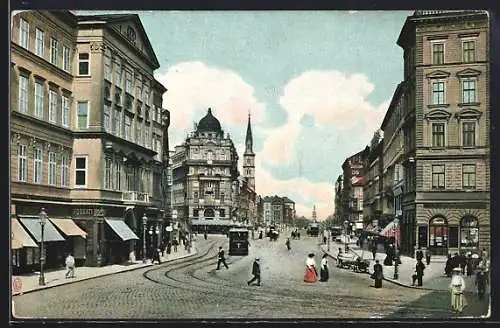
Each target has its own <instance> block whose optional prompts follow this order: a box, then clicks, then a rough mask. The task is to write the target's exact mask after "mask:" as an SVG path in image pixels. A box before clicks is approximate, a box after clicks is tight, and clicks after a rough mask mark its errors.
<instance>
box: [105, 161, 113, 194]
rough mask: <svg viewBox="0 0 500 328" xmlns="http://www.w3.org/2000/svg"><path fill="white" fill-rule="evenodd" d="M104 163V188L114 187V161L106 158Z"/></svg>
mask: <svg viewBox="0 0 500 328" xmlns="http://www.w3.org/2000/svg"><path fill="white" fill-rule="evenodd" d="M104 161H105V163H104V189H112V188H113V171H112V170H113V161H112V160H111V158H106V159H105V160H104Z"/></svg>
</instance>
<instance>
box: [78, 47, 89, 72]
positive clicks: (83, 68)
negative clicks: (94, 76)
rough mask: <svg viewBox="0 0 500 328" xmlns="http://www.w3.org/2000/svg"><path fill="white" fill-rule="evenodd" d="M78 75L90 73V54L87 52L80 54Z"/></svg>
mask: <svg viewBox="0 0 500 328" xmlns="http://www.w3.org/2000/svg"><path fill="white" fill-rule="evenodd" d="M78 75H84V76H89V75H90V56H89V54H88V53H87V52H83V53H80V54H78Z"/></svg>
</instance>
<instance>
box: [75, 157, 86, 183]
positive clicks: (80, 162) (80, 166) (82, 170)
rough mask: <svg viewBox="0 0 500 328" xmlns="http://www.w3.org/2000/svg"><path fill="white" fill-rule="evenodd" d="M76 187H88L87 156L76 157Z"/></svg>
mask: <svg viewBox="0 0 500 328" xmlns="http://www.w3.org/2000/svg"><path fill="white" fill-rule="evenodd" d="M75 187H87V156H77V157H75Z"/></svg>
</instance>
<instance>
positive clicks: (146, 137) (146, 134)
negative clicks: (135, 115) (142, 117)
mask: <svg viewBox="0 0 500 328" xmlns="http://www.w3.org/2000/svg"><path fill="white" fill-rule="evenodd" d="M144 147H146V148H151V140H150V139H149V126H147V125H146V127H145V129H144Z"/></svg>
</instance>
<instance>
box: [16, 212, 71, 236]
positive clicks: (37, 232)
mask: <svg viewBox="0 0 500 328" xmlns="http://www.w3.org/2000/svg"><path fill="white" fill-rule="evenodd" d="M19 221H21V223H22V224H23V225H24V227H25V228H26V229H27V230H28V231H29V232H30V234H31V235H32V236H33V237H34V238H35V240H36V241H37V242H41V241H42V228H41V227H40V222H39V220H38V218H19ZM65 240H66V239H64V237H63V236H61V234H60V233H59V232H58V231H57V229H56V227H54V225H53V224H52V222H50V220H47V221H46V223H45V228H44V230H43V241H65Z"/></svg>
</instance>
